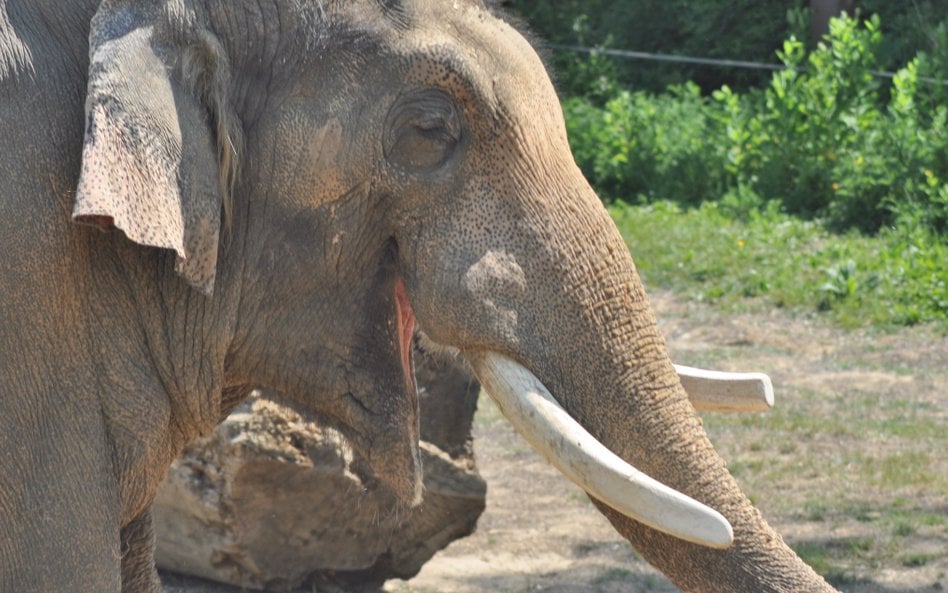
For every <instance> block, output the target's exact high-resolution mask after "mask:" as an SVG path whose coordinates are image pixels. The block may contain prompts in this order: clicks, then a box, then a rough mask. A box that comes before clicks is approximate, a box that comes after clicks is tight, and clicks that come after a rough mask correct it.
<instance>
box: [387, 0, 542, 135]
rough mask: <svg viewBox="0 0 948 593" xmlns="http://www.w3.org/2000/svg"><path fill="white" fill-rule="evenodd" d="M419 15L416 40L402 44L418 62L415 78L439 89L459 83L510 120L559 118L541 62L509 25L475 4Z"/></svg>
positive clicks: (430, 6) (432, 8)
mask: <svg viewBox="0 0 948 593" xmlns="http://www.w3.org/2000/svg"><path fill="white" fill-rule="evenodd" d="M419 10H420V11H422V12H424V13H426V14H423V15H420V18H418V19H417V21H416V24H417V28H416V29H415V31H414V35H411V36H408V37H403V38H402V39H403V41H404V42H406V43H408V44H409V45H410V46H411V48H410V51H411V52H412V53H413V54H414V55H415V56H416V59H415V60H414V61H415V71H416V73H423V75H424V76H425V77H426V78H428V79H429V81H439V82H441V83H449V84H450V83H451V82H455V81H457V79H460V80H461V81H463V84H464V85H465V86H468V87H471V88H470V90H473V91H474V92H475V93H476V94H477V95H479V96H481V97H482V98H483V99H486V100H487V101H488V102H489V103H492V104H494V105H496V106H498V108H499V109H500V110H501V111H503V112H505V114H506V115H508V116H518V115H519V116H523V117H525V118H529V119H533V118H535V117H537V116H541V117H542V116H546V115H554V116H556V117H557V118H559V113H560V109H559V103H558V101H557V97H556V91H555V89H554V88H553V83H552V82H551V81H550V78H549V76H548V74H547V72H546V68H545V67H544V65H543V62H542V61H541V60H540V57H539V56H538V55H537V53H536V51H535V50H534V49H533V47H532V46H531V45H530V43H529V42H528V41H527V40H526V39H525V38H524V37H523V36H522V35H521V34H520V33H519V32H518V31H517V30H516V29H515V28H513V27H512V26H511V25H510V24H508V23H507V22H505V21H504V20H502V19H500V18H497V17H495V16H494V15H493V14H491V13H490V11H488V10H487V9H486V8H484V7H483V6H481V5H480V4H479V3H470V2H458V1H453V2H423V3H420V7H419ZM439 79H440V80H439ZM517 112H519V113H517Z"/></svg>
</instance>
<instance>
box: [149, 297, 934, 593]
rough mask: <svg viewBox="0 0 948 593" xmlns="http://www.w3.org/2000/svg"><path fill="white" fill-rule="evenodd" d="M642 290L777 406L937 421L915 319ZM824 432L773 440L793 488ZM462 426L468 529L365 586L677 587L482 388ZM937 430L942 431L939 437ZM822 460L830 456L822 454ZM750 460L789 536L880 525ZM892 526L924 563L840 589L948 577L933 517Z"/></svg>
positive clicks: (927, 356)
mask: <svg viewBox="0 0 948 593" xmlns="http://www.w3.org/2000/svg"><path fill="white" fill-rule="evenodd" d="M652 302H653V307H654V308H655V310H656V313H657V315H658V317H659V319H660V324H661V326H662V328H663V331H664V332H665V334H666V336H667V339H668V343H669V347H670V350H671V351H672V355H673V358H674V360H675V361H676V362H678V363H682V364H689V365H694V366H705V367H709V368H717V369H720V370H760V371H764V372H767V373H768V374H769V375H770V376H771V377H772V379H773V382H774V386H775V391H776V397H777V403H776V405H777V406H780V405H781V399H783V400H784V402H785V403H786V402H788V401H790V402H792V401H793V398H796V397H802V395H801V394H806V395H807V397H810V399H812V400H813V401H820V400H821V399H824V398H825V400H826V401H835V402H838V401H839V400H838V398H840V397H846V395H847V394H854V393H859V394H865V393H878V394H880V397H885V395H886V394H892V395H895V394H898V395H899V397H900V398H907V399H908V400H909V402H910V404H911V405H913V406H917V407H918V408H919V409H923V410H926V412H925V413H927V414H929V415H934V417H935V420H936V422H939V423H940V424H941V426H944V427H945V429H946V430H948V421H946V417H948V338H946V337H945V336H942V335H938V334H937V333H935V332H931V331H928V330H926V329H924V328H908V329H904V330H901V331H899V332H897V333H893V334H878V333H873V332H868V331H844V330H840V329H838V328H835V327H832V326H830V325H828V324H826V323H823V322H822V321H820V320H818V319H809V318H801V317H799V316H790V315H787V314H785V313H783V312H781V311H773V310H767V311H764V312H760V311H758V312H752V313H740V314H729V315H721V314H720V313H719V312H717V311H715V310H714V309H712V308H710V307H708V306H705V305H701V304H696V303H684V302H681V301H679V300H677V299H675V298H674V297H673V296H672V295H670V294H668V293H653V295H652ZM814 395H816V397H813V396H814ZM785 405H786V404H785ZM828 409H831V407H830V408H828ZM826 411H827V410H823V412H826ZM870 412H871V410H870ZM820 413H821V410H820V409H814V410H813V414H820ZM708 424H709V433H710V434H711V437H712V440H713V441H714V442H715V444H716V446H717V447H718V449H719V452H721V454H722V455H723V456H724V457H725V459H727V460H728V461H729V464H730V463H731V461H732V459H735V458H739V457H740V453H741V452H740V451H739V450H738V449H737V448H736V447H740V446H746V443H743V442H742V443H737V444H735V443H728V442H727V439H728V436H729V435H730V434H731V433H729V432H728V430H727V429H721V430H717V429H716V428H715V423H714V422H713V421H709V422H708ZM765 438H766V435H765ZM830 438H831V435H828V436H827V437H826V439H827V440H826V441H822V440H820V439H815V441H814V442H812V443H810V444H809V445H806V446H801V447H800V448H797V447H796V445H791V446H789V447H788V446H786V445H781V446H780V451H781V452H783V453H787V456H789V457H794V456H799V457H801V458H808V459H811V460H814V461H813V463H811V464H810V465H808V466H806V475H805V476H804V477H803V479H802V480H800V481H791V482H794V483H797V482H798V486H796V488H799V489H801V490H806V491H809V492H814V491H817V490H820V489H824V488H825V489H826V491H827V492H828V493H832V492H833V491H834V489H837V490H838V489H845V487H846V484H845V479H844V477H843V476H840V475H839V474H838V473H834V471H833V468H832V467H825V465H826V464H824V463H823V461H822V457H821V455H822V454H823V453H822V452H824V451H825V450H826V449H827V446H828V444H829V443H830V441H829V439H830ZM475 439H476V440H475V451H476V454H477V460H478V466H479V467H480V470H481V473H482V475H483V476H484V478H485V479H486V480H487V483H488V498H487V510H486V511H485V513H484V515H483V516H482V517H481V520H480V522H479V525H478V529H477V532H476V533H475V534H474V535H473V536H471V537H468V538H465V539H463V540H460V541H457V542H455V543H453V544H452V545H451V546H449V547H448V548H447V549H446V550H444V551H442V552H440V553H439V554H438V555H436V556H435V557H434V559H432V560H431V561H430V562H429V563H428V564H427V565H426V566H425V567H424V569H423V570H422V571H421V573H420V574H419V575H418V576H416V577H415V578H414V579H412V580H410V581H407V582H405V581H390V582H388V583H386V585H385V586H384V588H383V589H381V590H377V591H376V592H375V593H383V592H384V593H488V592H490V593H499V592H510V593H520V592H523V593H526V592H534V591H535V592H543V593H567V592H569V593H618V592H620V591H621V592H628V591H643V592H644V591H649V592H673V591H678V589H677V588H675V587H674V586H673V585H671V584H670V583H669V582H668V580H667V579H665V577H664V576H662V575H661V573H659V572H658V571H656V570H655V569H653V568H651V567H650V566H649V565H648V564H646V563H645V562H644V561H642V560H641V559H640V558H639V557H638V556H637V554H636V553H635V552H634V550H632V549H631V547H630V546H629V545H628V544H627V543H626V542H625V541H624V540H622V539H621V538H620V537H619V536H618V535H617V534H616V533H615V532H614V531H613V530H612V529H611V528H610V527H609V525H608V524H607V522H606V520H605V519H604V518H603V517H602V516H600V515H599V514H598V513H597V512H596V511H595V510H594V508H593V507H592V505H591V504H590V503H589V501H588V500H587V499H586V497H585V495H583V494H582V493H581V492H580V491H579V490H578V489H577V488H576V487H574V486H572V485H571V484H570V483H568V482H567V481H566V480H565V479H564V478H562V477H561V476H559V475H558V474H557V473H556V471H555V470H553V469H551V468H550V467H549V466H548V465H546V464H545V463H543V462H542V461H541V460H540V459H539V458H538V456H537V455H536V454H535V453H534V452H533V451H532V450H531V449H529V447H528V446H527V445H525V444H524V443H523V441H522V440H520V438H519V437H518V436H517V435H516V434H514V433H513V431H512V429H511V428H510V426H509V425H508V424H507V423H506V422H504V421H503V420H502V418H501V417H500V415H499V414H498V412H497V411H496V409H495V408H493V406H492V405H490V403H489V402H488V401H485V400H483V399H482V403H481V407H480V410H479V411H478V417H477V421H476V424H475ZM939 442H940V443H942V444H943V443H944V439H940V440H939ZM922 445H923V446H924V444H922ZM847 446H851V444H850V445H847ZM827 455H829V454H827ZM946 458H948V455H946V454H945V453H944V452H941V453H937V454H936V455H935V457H934V459H935V463H934V467H932V468H931V471H932V475H942V476H944V475H945V473H946V472H948V459H946ZM827 459H830V461H829V462H827V463H829V464H830V465H831V463H832V462H831V458H830V457H827ZM804 463H805V462H804ZM756 467H757V466H755V467H752V468H751V470H748V471H745V472H742V473H741V474H737V475H738V479H739V481H741V482H742V485H743V486H744V488H745V490H746V491H747V492H748V493H749V494H750V495H751V497H752V498H753V499H754V500H755V502H756V503H757V504H758V506H759V507H760V508H761V509H762V511H763V512H764V515H765V516H766V517H767V518H768V520H769V521H770V522H771V523H772V524H773V525H774V526H775V527H776V529H777V531H779V532H780V533H782V534H783V535H784V537H785V538H786V539H787V540H788V542H790V543H791V544H794V543H795V542H798V543H799V542H808V541H817V540H820V541H822V540H825V539H826V538H827V537H838V538H840V541H859V540H858V538H857V539H855V540H854V539H853V537H854V536H860V537H872V536H873V535H874V534H873V530H876V529H879V527H878V526H877V525H875V524H874V523H873V522H871V521H868V522H867V521H865V520H860V519H856V518H852V519H850V518H847V517H842V518H840V517H836V518H835V519H834V520H832V521H826V520H825V519H819V518H814V517H806V516H803V515H801V514H800V513H799V512H794V511H792V510H790V509H789V508H788V505H787V500H793V501H797V500H798V499H802V494H801V496H800V497H797V498H794V492H792V491H790V492H787V491H786V488H787V487H786V486H780V487H779V489H775V488H774V486H773V485H770V486H768V484H767V483H766V476H763V474H764V472H763V471H754V469H755V468H756ZM732 468H733V465H732ZM761 476H763V477H761ZM942 483H944V482H943V481H942ZM793 488H794V487H790V490H792V489H793ZM912 492H913V494H912V495H911V496H912V497H914V498H916V499H919V500H922V499H923V503H924V506H925V507H926V508H928V509H931V512H933V513H935V514H936V515H937V514H941V515H942V516H944V515H946V514H948V492H944V491H938V490H937V488H936V489H935V490H931V489H927V488H925V486H924V484H923V485H922V486H921V487H919V488H918V489H917V491H912ZM866 496H867V497H868V498H872V497H881V499H880V500H879V504H883V505H884V504H887V502H886V499H885V494H884V493H881V494H880V493H869V494H867V495H866ZM778 499H779V500H778ZM793 504H797V502H794V503H793ZM905 539H907V540H910V541H907V542H903V543H904V545H905V546H908V548H909V549H911V550H912V551H913V553H916V554H918V556H917V557H919V558H925V559H926V561H925V562H917V563H905V562H896V561H891V562H890V561H886V560H885V559H882V560H881V561H873V562H871V563H869V564H870V566H869V567H868V568H867V567H861V568H853V569H852V571H851V574H853V575H855V577H854V578H848V579H847V580H846V582H843V583H840V584H839V585H838V586H839V587H840V589H841V590H843V591H846V592H848V593H929V592H931V593H934V592H936V591H938V592H940V591H943V590H944V588H945V586H948V576H946V575H948V532H946V527H945V522H944V521H940V522H936V525H935V526H934V527H930V528H921V529H917V530H914V531H913V532H912V533H910V534H907V535H906V538H905ZM909 564H911V565H909ZM163 578H164V579H165V583H166V586H167V587H168V590H169V592H170V593H202V592H203V593H231V592H233V591H237V590H236V589H233V588H228V587H222V586H218V585H214V584H210V583H206V582H202V581H198V580H193V579H186V578H182V577H178V576H175V575H163ZM313 591H316V589H313Z"/></svg>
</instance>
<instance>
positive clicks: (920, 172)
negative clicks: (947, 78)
mask: <svg viewBox="0 0 948 593" xmlns="http://www.w3.org/2000/svg"><path fill="white" fill-rule="evenodd" d="M883 41H884V38H883V35H882V33H881V25H880V21H879V19H878V18H875V17H874V18H871V19H867V20H865V21H863V22H862V23H861V24H860V22H859V21H856V20H854V19H850V18H839V19H834V20H833V21H832V23H831V26H830V42H831V43H830V44H829V45H821V46H820V47H819V48H817V49H816V50H815V51H813V52H811V53H809V54H807V53H806V51H805V48H804V46H803V44H802V43H800V42H799V41H796V40H795V39H793V38H791V39H790V40H788V41H787V42H785V43H784V45H783V49H782V51H781V52H780V53H779V56H780V58H781V60H782V61H783V62H784V64H785V65H786V69H784V70H782V71H780V72H777V73H775V74H774V75H773V76H772V78H771V82H770V85H769V86H768V87H766V88H765V89H762V90H758V91H749V92H746V93H737V92H735V91H733V90H731V89H730V88H729V87H723V88H721V89H720V90H718V91H715V92H714V93H713V94H712V95H711V97H704V96H702V95H701V93H700V91H699V89H698V87H697V86H695V85H693V84H688V85H682V86H677V87H672V89H670V91H669V92H667V93H665V94H661V95H655V94H651V93H645V92H629V91H620V92H617V93H616V95H615V96H614V97H613V98H611V99H609V100H607V101H605V104H604V105H603V106H601V107H600V106H598V105H597V102H596V101H594V100H591V99H582V98H574V99H569V100H567V101H566V102H565V104H564V109H565V113H566V117H567V126H568V130H569V133H570V142H571V145H572V147H573V151H574V154H575V155H576V158H577V162H578V163H579V164H580V167H581V168H582V169H583V171H584V172H585V173H586V174H587V176H588V177H589V179H590V181H591V182H592V183H593V185H594V186H595V187H596V188H597V189H598V190H599V191H600V192H601V193H602V195H603V196H604V198H606V199H607V201H608V200H610V199H614V198H621V199H625V200H628V201H639V202H643V201H651V200H654V199H668V200H672V201H674V202H677V203H679V204H683V205H694V204H698V203H701V202H703V201H708V200H721V201H722V203H723V205H724V206H726V207H727V208H729V209H730V210H731V211H732V212H735V213H746V212H749V211H751V210H754V209H756V208H757V207H759V206H760V205H761V204H763V203H766V202H769V201H772V200H776V201H778V202H779V203H780V205H781V207H782V208H783V209H784V210H785V211H786V212H789V213H792V214H796V215H800V216H803V217H806V218H819V219H822V220H824V221H825V222H826V223H827V225H828V226H829V227H830V228H832V229H835V230H841V231H842V230H846V229H858V230H860V231H863V232H868V233H874V232H877V231H879V230H880V229H882V228H886V227H891V226H893V225H896V224H899V225H901V226H904V227H906V228H915V227H917V226H921V227H924V228H926V229H928V230H929V231H931V232H933V233H936V234H941V235H943V236H944V235H946V234H948V107H946V105H945V102H944V97H945V94H946V93H948V89H946V87H945V86H944V85H941V84H929V83H926V82H924V81H923V80H921V77H922V73H923V72H932V71H938V70H939V69H940V68H943V67H944V64H943V63H940V62H938V61H937V60H934V59H933V58H930V57H928V56H927V55H924V54H923V55H920V56H918V57H917V58H915V59H913V60H912V61H911V62H910V63H909V64H908V65H906V66H905V67H904V68H902V69H901V70H899V72H898V73H897V74H896V76H895V78H894V79H892V80H891V81H888V80H885V79H880V78H878V77H876V76H873V71H874V70H876V69H878V67H879V61H878V56H877V52H878V51H879V49H880V48H881V47H882V45H883ZM940 59H941V60H942V61H943V62H946V61H948V59H946V58H945V57H941V58H940Z"/></svg>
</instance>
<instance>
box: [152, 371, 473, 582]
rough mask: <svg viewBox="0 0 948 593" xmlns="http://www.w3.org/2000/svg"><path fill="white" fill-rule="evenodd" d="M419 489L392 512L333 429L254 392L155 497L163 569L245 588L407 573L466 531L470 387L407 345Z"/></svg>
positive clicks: (464, 374) (194, 448)
mask: <svg viewBox="0 0 948 593" xmlns="http://www.w3.org/2000/svg"><path fill="white" fill-rule="evenodd" d="M416 361H417V362H418V371H417V376H418V385H419V392H420V401H421V418H422V432H421V437H422V442H421V456H422V465H423V468H424V485H425V495H424V501H423V502H422V504H421V505H420V506H419V507H417V508H415V509H411V510H410V511H405V510H398V509H397V505H396V504H395V501H394V498H393V497H392V496H391V495H390V494H388V493H387V492H386V491H385V490H384V489H382V488H379V489H369V488H367V487H366V484H369V483H371V476H370V473H371V472H370V471H369V470H368V469H367V468H366V467H365V464H364V462H363V461H362V460H361V459H359V458H358V457H356V456H354V455H353V453H352V451H351V449H350V447H349V446H348V445H347V443H346V442H345V439H344V438H343V437H342V435H340V434H339V433H338V432H336V431H334V430H332V429H328V428H325V427H320V426H317V425H316V424H313V423H311V422H307V421H305V420H304V419H303V418H301V417H300V416H299V415H298V414H296V413H295V412H293V411H292V410H290V409H289V408H287V407H285V406H282V405H280V404H278V403H276V402H274V401H270V400H268V399H265V398H263V397H261V396H260V394H256V393H255V394H253V395H252V396H251V397H250V398H249V399H248V401H247V402H245V403H244V404H243V405H241V406H240V407H239V408H238V409H237V410H236V411H235V412H234V413H233V414H231V416H230V417H228V418H227V419H226V420H225V421H224V422H223V423H222V424H221V425H220V426H219V427H218V428H217V429H216V430H215V432H214V433H213V434H212V435H210V436H209V437H207V438H205V439H201V440H199V441H197V442H195V443H193V444H192V445H191V446H190V447H189V448H188V449H187V450H186V451H185V452H184V454H183V455H182V457H181V458H180V459H179V460H178V461H177V462H175V464H174V465H173V466H172V468H171V470H170V472H169V475H168V478H167V479H166V480H165V482H164V484H163V485H162V487H161V489H160V490H159V492H158V496H157V498H156V500H155V506H154V513H153V516H154V521H155V531H156V534H157V539H158V544H157V550H156V554H155V556H156V560H157V562H158V565H159V566H160V567H162V568H164V569H167V570H171V571H174V572H180V573H185V574H191V575H195V576H200V577H203V578H207V579H212V580H216V581H221V582H225V583H230V584H234V585H238V586H241V587H246V588H254V589H271V590H272V589H292V588H296V587H299V586H301V585H304V584H306V583H308V582H326V581H333V582H340V583H365V584H378V583H381V582H382V581H384V580H385V579H388V578H393V577H398V578H410V577H412V576H414V575H415V574H417V572H418V571H419V570H420V569H421V567H422V566H423V565H424V563H425V562H426V561H428V559H430V558H431V557H432V556H433V555H434V554H435V552H437V551H438V550H440V549H442V548H444V547H445V546H447V545H448V544H449V543H451V542H452V541H454V540H455V539H458V538H460V537H464V536H465V535H468V534H470V533H471V532H473V530H474V527H475V525H476V522H477V519H478V517H479V516H480V514H481V512H482V511H483V509H484V501H485V496H486V485H485V483H484V481H483V480H482V479H481V477H480V475H479V474H478V473H477V468H476V467H475V465H474V457H473V453H472V448H471V422H472V419H473V416H474V411H475V408H476V403H477V394H478V392H479V389H480V388H479V385H478V384H477V382H476V380H474V378H473V376H472V375H471V374H470V372H469V371H468V370H467V369H466V367H465V366H463V363H461V362H460V361H458V360H456V359H453V358H451V359H445V358H436V357H429V356H427V355H416Z"/></svg>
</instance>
